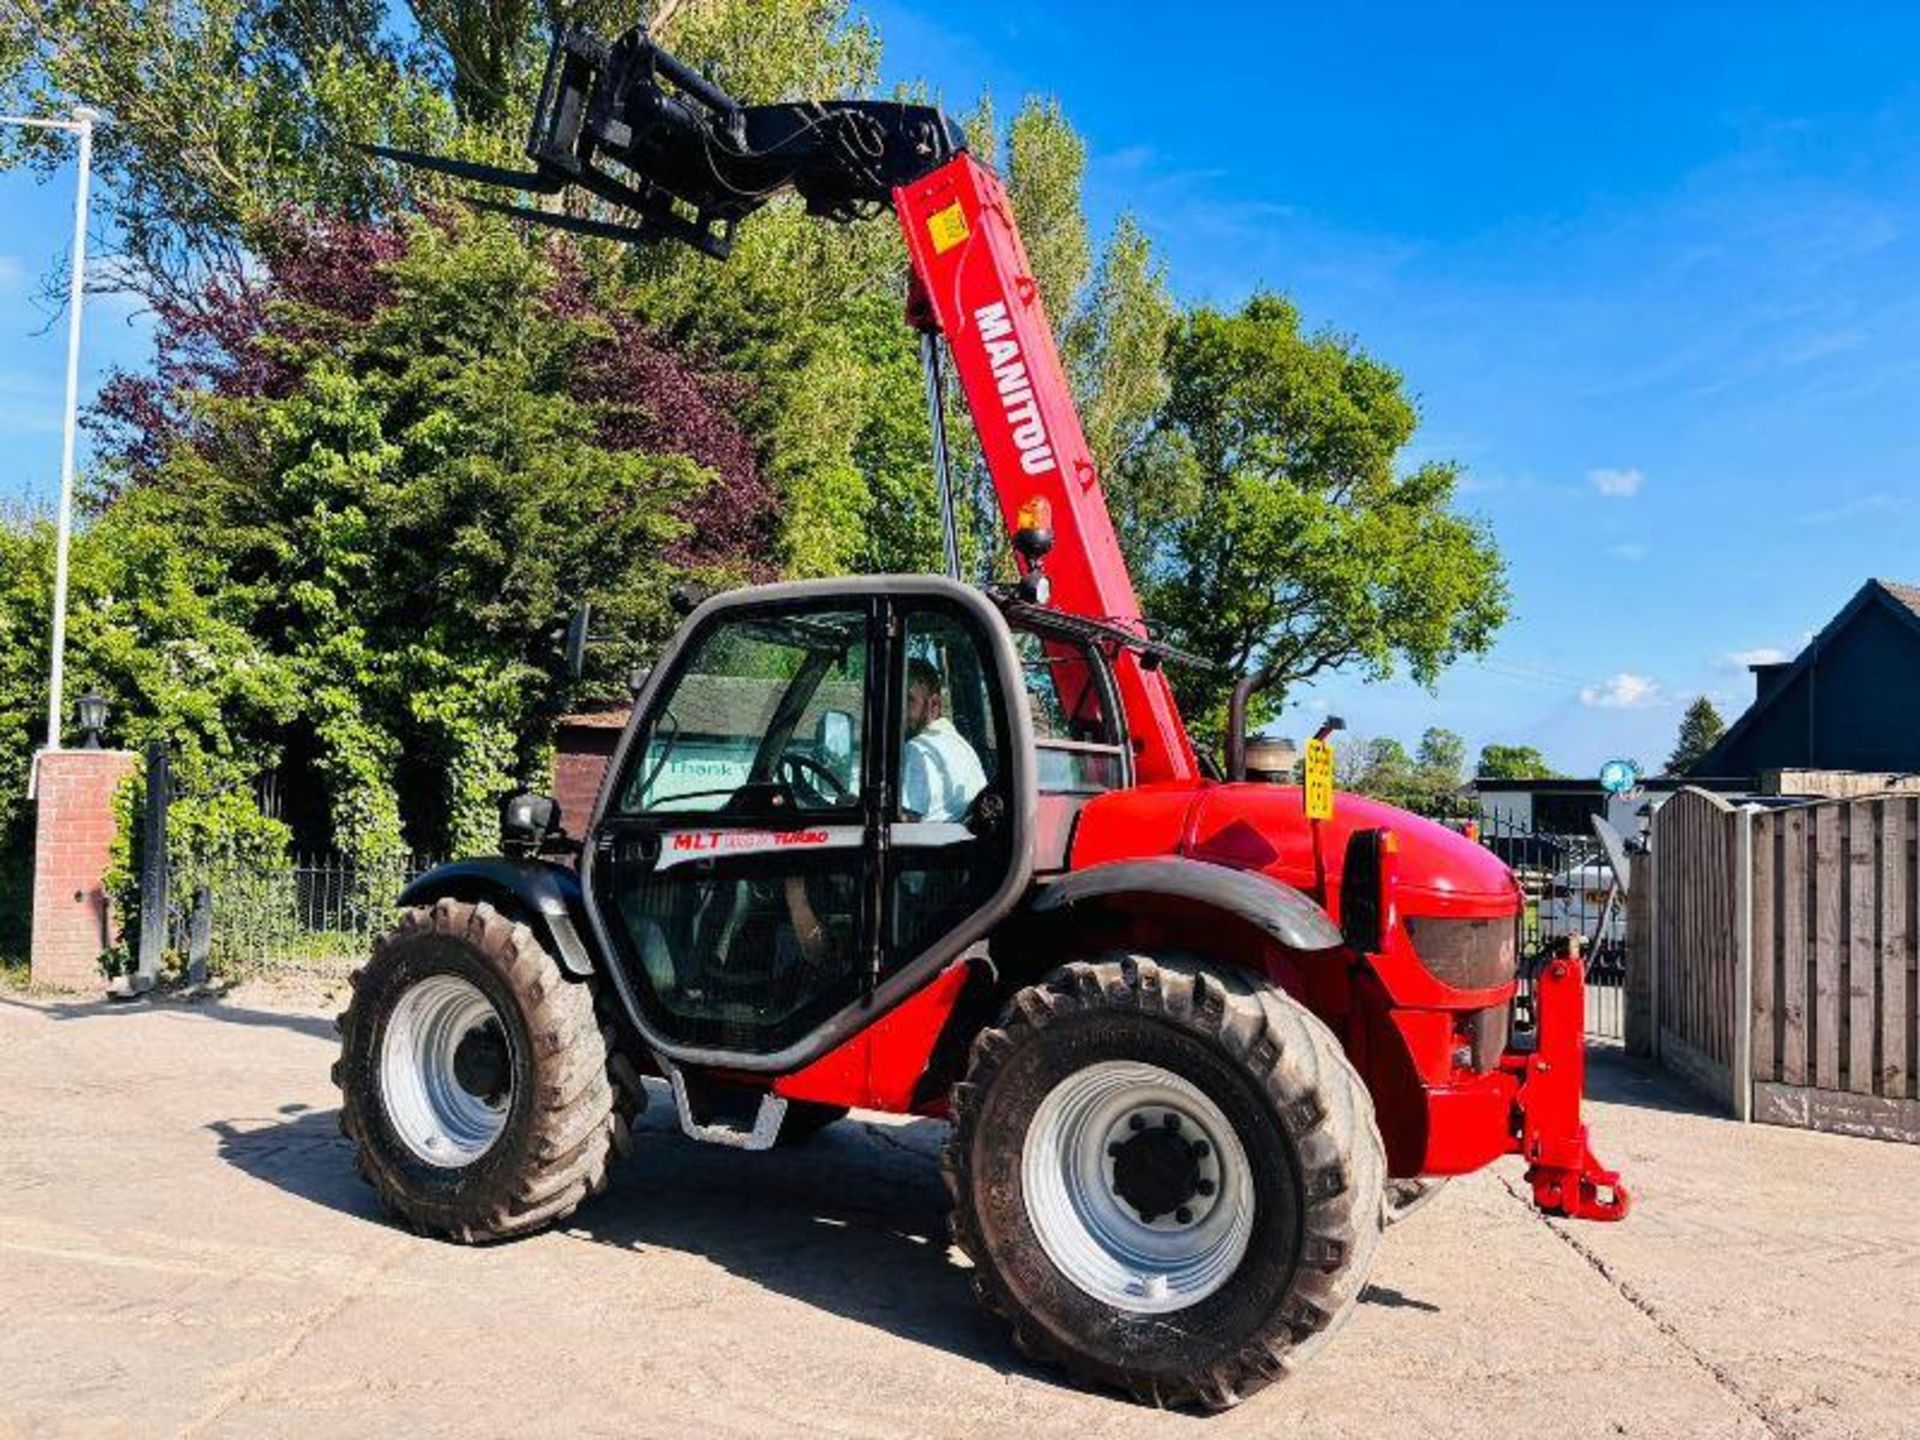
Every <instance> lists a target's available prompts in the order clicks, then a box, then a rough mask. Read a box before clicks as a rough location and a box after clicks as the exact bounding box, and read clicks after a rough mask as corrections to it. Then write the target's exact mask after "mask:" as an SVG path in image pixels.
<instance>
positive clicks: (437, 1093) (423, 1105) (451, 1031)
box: [380, 975, 513, 1169]
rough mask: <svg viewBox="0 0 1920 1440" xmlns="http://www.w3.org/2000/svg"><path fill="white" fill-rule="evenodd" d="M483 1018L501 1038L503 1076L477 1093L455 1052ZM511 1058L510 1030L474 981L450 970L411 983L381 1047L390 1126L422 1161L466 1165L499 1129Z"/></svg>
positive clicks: (509, 1090)
mask: <svg viewBox="0 0 1920 1440" xmlns="http://www.w3.org/2000/svg"><path fill="white" fill-rule="evenodd" d="M490 1025H491V1026H494V1027H496V1028H497V1029H498V1030H499V1032H500V1034H501V1036H502V1037H503V1039H504V1042H505V1045H506V1057H507V1079H506V1080H505V1081H504V1082H503V1084H502V1086H501V1089H500V1091H499V1093H498V1094H497V1095H478V1094H474V1093H473V1092H471V1091H470V1090H469V1089H468V1088H467V1086H466V1085H465V1084H463V1083H462V1082H461V1079H460V1076H459V1073H458V1071H457V1070H456V1066H455V1056H456V1055H458V1054H459V1051H460V1043H461V1041H463V1040H465V1039H467V1037H468V1036H470V1035H474V1034H476V1033H477V1032H480V1031H483V1030H485V1029H486V1028H487V1027H488V1026H490ZM512 1062H513V1041H512V1032H511V1031H509V1030H508V1029H507V1027H506V1026H505V1025H504V1024H502V1022H501V1019H500V1014H499V1012H498V1011H497V1010H495V1009H494V1007H493V1002H492V1001H490V1000H488V999H487V997H486V996H485V995H483V994H482V993H481V992H480V988H479V987H478V986H477V985H475V984H473V982H471V981H469V980H462V979H461V978H460V977H459V976H457V975H431V976H428V977H427V978H426V979H424V980H421V981H418V982H416V983H415V984H414V985H413V986H411V987H410V988H409V989H408V990H407V992H406V993H405V994H404V995H402V996H401V997H400V1003H399V1004H397V1005H395V1006H394V1007H393V1014H392V1015H391V1016H390V1017H388V1020H387V1033H386V1038H385V1039H384V1040H383V1041H382V1043H381V1047H380V1094H381V1097H382V1100H383V1101H384V1103H385V1105H386V1111H387V1119H388V1121H389V1122H391V1123H392V1125H393V1129H394V1133H395V1134H397V1135H398V1136H399V1137H400V1139H401V1141H402V1142H403V1143H404V1144H405V1145H406V1147H407V1148H408V1149H409V1150H411V1151H412V1152H413V1153H414V1154H415V1155H417V1156H419V1157H420V1159H422V1160H424V1161H426V1162H427V1163H428V1164H429V1165H438V1166H441V1167H443V1168H446V1169H458V1168H459V1167H460V1166H463V1165H471V1164H472V1163H473V1162H474V1161H475V1160H478V1159H479V1158H480V1157H481V1156H482V1155H484V1154H486V1153H487V1151H489V1150H491V1149H492V1148H493V1145H494V1142H495V1141H496V1140H498V1139H499V1138H500V1134H501V1132H502V1131H503V1130H505V1129H506V1126H507V1112H508V1110H509V1109H510V1108H511V1107H512V1105H513V1087H512V1079H511V1077H512V1073H513V1064H512Z"/></svg>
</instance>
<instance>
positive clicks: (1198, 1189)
mask: <svg viewBox="0 0 1920 1440" xmlns="http://www.w3.org/2000/svg"><path fill="white" fill-rule="evenodd" d="M1193 1189H1194V1193H1195V1194H1198V1195H1211V1194H1213V1181H1211V1180H1207V1179H1200V1180H1196V1181H1194V1182H1193Z"/></svg>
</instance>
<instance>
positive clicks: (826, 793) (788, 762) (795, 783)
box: [778, 750, 853, 805]
mask: <svg viewBox="0 0 1920 1440" xmlns="http://www.w3.org/2000/svg"><path fill="white" fill-rule="evenodd" d="M778 769H779V772H780V779H781V780H782V781H783V782H784V783H785V784H786V786H787V787H788V788H789V789H791V790H794V791H797V792H801V793H803V794H807V795H810V796H812V797H813V798H814V799H816V800H823V801H825V802H826V803H827V804H828V805H844V804H846V803H847V802H848V801H849V800H851V799H853V791H852V790H851V789H850V788H849V787H848V786H847V784H846V782H845V781H843V780H842V779H841V778H840V777H839V776H838V775H836V774H834V773H833V771H831V770H829V769H828V768H827V767H826V766H825V765H822V764H821V763H820V762H819V761H818V760H816V759H814V758H813V757H812V756H811V755H803V754H801V753H800V752H799V751H797V750H789V751H788V752H787V753H786V754H784V755H782V756H781V757H780V764H779V766H778Z"/></svg>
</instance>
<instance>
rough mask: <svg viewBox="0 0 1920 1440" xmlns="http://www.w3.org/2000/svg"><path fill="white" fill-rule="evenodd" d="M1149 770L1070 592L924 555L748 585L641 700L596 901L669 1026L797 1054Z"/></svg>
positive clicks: (593, 877) (845, 1026)
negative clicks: (1022, 590) (1006, 587)
mask: <svg viewBox="0 0 1920 1440" xmlns="http://www.w3.org/2000/svg"><path fill="white" fill-rule="evenodd" d="M1009 611H1013V612H1015V613H1012V614H1011V615H1010V614H1009V613H1008V612H1009ZM1010 622H1011V623H1010ZM1132 778H1133V767H1132V759H1131V755H1130V752H1129V749H1128V746H1127V743H1126V731H1125V725H1124V721H1123V719H1122V716H1121V711H1120V705H1119V701H1118V692H1117V689H1116V686H1115V684H1114V678H1113V674H1112V670H1111V667H1110V664H1109V657H1108V654H1107V653H1106V651H1105V650H1104V649H1103V646H1102V644H1101V643H1099V641H1098V639H1097V637H1089V636H1087V635H1084V634H1076V633H1074V630H1073V629H1072V627H1071V625H1070V624H1068V623H1067V622H1066V620H1065V618H1064V617H1054V616H1053V615H1051V614H1050V612H1046V611H1043V610H1038V609H1037V608H1034V607H1026V606H1020V607H1011V606H1008V607H1002V606H997V605H996V604H995V603H993V602H992V601H991V600H989V599H988V598H987V597H986V596H983V595H982V594H981V593H980V592H979V591H977V590H973V589H971V588H969V587H966V586H963V585H959V584H956V583H955V582H953V581H950V580H945V579H940V578H937V577H931V576H929V577H888V578H879V579H872V580H864V581H845V580H836V581H831V582H820V583H804V584H795V585H776V586H768V587H762V588H759V589H755V590H748V591H740V592H735V593H733V594H731V595H727V596H722V597H719V598H717V599H714V600H710V601H708V602H707V603H706V604H705V605H703V606H702V607H701V608H700V609H699V610H698V611H696V612H695V613H694V615H692V616H691V617H689V619H688V621H687V623H686V625H685V626H684V627H683V628H682V630H681V633H680V635H679V636H678V637H677V638H676V640H675V642H674V644H673V647H672V649H671V652H670V654H669V656H668V658H667V659H665V660H664V661H663V662H662V663H661V664H660V665H659V666H657V667H656V669H655V671H654V674H653V677H652V678H651V679H650V680H649V682H648V684H647V686H646V689H645V691H644V692H643V693H642V695H641V697H640V700H639V703H638V705H637V706H636V707H635V711H634V716H633V718H632V720H631V721H630V722H629V726H628V730H627V733H626V734H625V736H624V737H623V739H622V741H621V745H620V748H619V751H618V752H617V754H616V756H615V758H614V763H613V765H612V767H611V768H610V770H609V777H608V782H607V785H606V788H605V790H604V792H603V795H602V798H601V802H600V813H599V814H598V816H597V817H596V820H595V824H594V828H593V833H592V836H591V838H590V841H589V845H588V854H587V858H586V860H585V862H584V864H583V880H584V881H585V883H586V884H587V886H588V888H589V891H590V893H591V894H592V897H593V903H592V904H591V905H590V906H589V910H590V912H591V914H592V915H593V917H594V923H595V924H596V925H598V926H600V927H602V928H603V930H604V931H606V932H607V933H604V934H602V936H601V940H602V944H603V953H607V954H610V955H612V956H614V957H615V958H616V960H617V965H616V973H615V977H614V978H615V981H616V984H618V986H619V988H620V989H621V991H622V994H623V996H624V997H625V998H626V999H627V1000H628V1001H629V1003H630V1005H631V1006H632V1008H633V1011H634V1012H635V1014H636V1020H637V1022H639V1023H640V1024H641V1025H642V1028H643V1030H644V1031H646V1032H648V1033H649V1036H650V1038H651V1039H654V1040H655V1041H656V1043H658V1044H660V1045H661V1048H663V1049H665V1050H666V1051H667V1052H668V1053H670V1054H674V1053H678V1054H682V1055H684V1056H685V1057H686V1058H687V1059H689V1060H694V1059H696V1058H698V1057H706V1058H707V1059H709V1060H712V1059H715V1058H718V1057H725V1059H726V1060H727V1061H729V1062H731V1063H735V1064H740V1063H745V1062H747V1061H748V1060H749V1059H750V1058H752V1059H757V1060H759V1062H760V1064H761V1065H764V1066H766V1067H767V1068H773V1065H774V1063H775V1061H776V1059H777V1061H778V1064H779V1066H780V1067H781V1068H785V1067H786V1066H787V1065H790V1064H791V1063H792V1056H793V1055H794V1054H795V1053H796V1051H797V1050H799V1049H802V1048H804V1049H805V1050H807V1051H809V1052H812V1051H818V1050H824V1049H825V1048H826V1046H827V1045H828V1044H829V1043H831V1041H832V1040H833V1039H834V1038H836V1037H837V1036H838V1035H839V1034H840V1033H841V1031H843V1030H851V1029H852V1028H854V1027H855V1025H856V1024H857V1023H858V1022H859V1021H860V1019H861V1018H862V1017H863V1016H864V1015H865V1014H866V1011H867V1006H868V1004H869V1000H870V997H873V996H875V995H876V993H879V994H882V995H885V994H890V993H891V992H893V991H894V990H896V989H898V990H900V992H901V993H905V992H907V991H910V990H911V989H913V988H915V987H916V986H917V985H918V984H919V983H921V981H922V980H923V979H924V978H925V977H926V976H927V975H929V974H930V973H931V972H932V971H933V970H934V969H937V968H939V967H941V966H943V965H945V964H946V963H947V962H948V961H949V960H951V959H952V958H953V957H954V956H955V955H957V954H959V953H960V952H961V951H962V950H963V949H965V948H966V947H967V946H968V945H970V944H973V943H975V942H976V941H979V940H981V939H982V938H984V936H985V935H986V934H987V932H988V931H989V930H990V929H991V927H992V925H993V924H994V923H995V922H996V921H997V920H998V919H999V918H1000V917H1001V916H1003V915H1004V914H1005V913H1006V912H1007V911H1008V910H1009V909H1011V908H1012V907H1013V906H1014V905H1015V904H1017V903H1018V901H1019V899H1020V898H1021V896H1022V895H1023V894H1024V893H1025V890H1026V887H1027V885H1028V883H1029V881H1030V880H1031V878H1032V876H1033V875H1034V873H1035V872H1036V871H1038V872H1041V873H1045V872H1048V871H1054V870H1059V869H1062V868H1064V867H1065V864H1066V857H1067V851H1068V848H1069V845H1070V843H1071V838H1072V830H1073V823H1074V820H1075V818H1076V817H1077V816H1078V814H1079V811H1080V809H1081V808H1082V807H1084V806H1085V805H1086V803H1087V802H1088V801H1089V800H1090V799H1092V798H1093V797H1094V796H1096V795H1098V794H1101V793H1104V792H1105V791H1107V790H1111V789H1114V788H1117V787H1120V786H1124V785H1127V784H1130V783H1131V782H1132ZM836 1020H837V1022H838V1023H836ZM756 1068H758V1067H756Z"/></svg>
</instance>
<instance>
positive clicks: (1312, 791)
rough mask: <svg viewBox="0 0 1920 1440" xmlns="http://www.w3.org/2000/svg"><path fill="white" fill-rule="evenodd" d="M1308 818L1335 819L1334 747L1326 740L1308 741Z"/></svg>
mask: <svg viewBox="0 0 1920 1440" xmlns="http://www.w3.org/2000/svg"><path fill="white" fill-rule="evenodd" d="M1306 772H1307V776H1306V778H1307V785H1306V790H1307V818H1308V819H1309V820H1331V819H1332V818H1333V746H1331V745H1329V744H1328V743H1327V742H1326V741H1324V740H1309V741H1307V764H1306Z"/></svg>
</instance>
